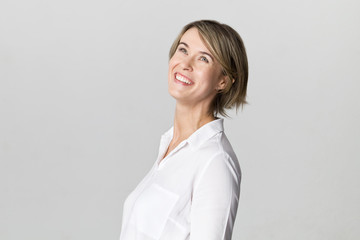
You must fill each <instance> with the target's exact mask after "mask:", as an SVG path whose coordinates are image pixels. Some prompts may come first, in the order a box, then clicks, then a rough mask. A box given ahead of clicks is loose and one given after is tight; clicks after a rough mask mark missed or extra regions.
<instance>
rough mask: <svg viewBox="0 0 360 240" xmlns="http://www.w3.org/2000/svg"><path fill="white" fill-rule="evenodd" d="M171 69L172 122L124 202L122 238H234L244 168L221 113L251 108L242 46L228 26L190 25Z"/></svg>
mask: <svg viewBox="0 0 360 240" xmlns="http://www.w3.org/2000/svg"><path fill="white" fill-rule="evenodd" d="M168 71H169V73H168V89H169V93H170V95H171V96H172V97H174V98H175V100H176V109H175V117H174V125H173V127H171V128H170V129H169V130H168V131H167V132H166V133H165V134H163V135H162V138H161V141H160V148H159V154H158V157H157V159H156V161H155V163H154V165H153V167H152V169H151V170H150V171H149V173H148V174H147V175H146V176H145V178H144V179H143V180H142V181H141V182H140V183H139V184H138V186H137V187H136V188H135V190H134V191H133V192H131V193H130V195H129V196H128V197H127V199H126V201H125V203H124V208H123V219H122V220H123V221H122V230H121V235H120V240H188V239H190V240H204V239H206V240H223V239H224V240H229V239H231V236H232V231H233V225H234V222H235V218H236V213H237V209H238V203H239V194H240V181H241V171H240V166H239V163H238V160H237V157H236V155H235V153H234V151H233V149H232V147H231V145H230V143H229V141H228V139H227V137H226V135H225V133H224V128H223V119H221V118H218V116H217V115H218V114H219V113H220V114H221V115H223V116H226V112H225V109H229V108H232V107H236V108H238V107H239V106H242V105H243V104H245V103H246V100H245V98H246V86H247V78H248V66H247V56H246V51H245V47H244V44H243V42H242V40H241V38H240V36H239V34H238V33H237V32H236V31H235V30H233V29H232V28H231V27H229V26H228V25H225V24H221V23H219V22H216V21H210V20H202V21H196V22H192V23H190V24H188V25H186V26H185V27H184V28H183V30H182V31H181V33H180V34H179V36H178V37H177V38H176V40H175V41H174V43H173V45H172V47H171V49H170V61H169V70H168Z"/></svg>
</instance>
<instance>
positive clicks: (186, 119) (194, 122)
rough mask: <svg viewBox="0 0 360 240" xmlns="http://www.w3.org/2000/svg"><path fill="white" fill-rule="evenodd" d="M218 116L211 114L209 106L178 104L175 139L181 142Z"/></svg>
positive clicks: (175, 119)
mask: <svg viewBox="0 0 360 240" xmlns="http://www.w3.org/2000/svg"><path fill="white" fill-rule="evenodd" d="M215 119H216V118H215V117H214V116H213V115H212V114H209V111H208V107H202V106H196V107H190V106H185V105H181V104H179V103H177V104H176V109H175V118H174V135H173V141H175V142H181V141H183V140H185V139H187V138H188V137H190V135H191V134H193V133H194V132H195V131H196V130H198V129H199V128H200V127H202V126H203V125H205V124H206V123H209V122H211V121H213V120H215Z"/></svg>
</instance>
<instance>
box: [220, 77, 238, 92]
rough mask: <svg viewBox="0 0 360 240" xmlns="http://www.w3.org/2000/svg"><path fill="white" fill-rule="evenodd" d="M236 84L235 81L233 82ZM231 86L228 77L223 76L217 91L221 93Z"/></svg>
mask: <svg viewBox="0 0 360 240" xmlns="http://www.w3.org/2000/svg"><path fill="white" fill-rule="evenodd" d="M232 82H233V83H234V80H233V81H232ZM228 84H230V79H229V77H228V76H222V77H221V79H220V81H219V83H218V85H217V87H216V90H217V91H221V90H224V89H225V88H226V86H227V85H228Z"/></svg>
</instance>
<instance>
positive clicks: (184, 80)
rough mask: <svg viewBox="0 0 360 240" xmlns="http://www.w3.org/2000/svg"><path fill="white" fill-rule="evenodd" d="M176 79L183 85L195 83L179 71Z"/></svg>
mask: <svg viewBox="0 0 360 240" xmlns="http://www.w3.org/2000/svg"><path fill="white" fill-rule="evenodd" d="M174 80H175V82H176V83H179V84H182V85H185V86H189V85H193V84H194V82H193V81H192V80H191V79H190V78H188V77H186V76H185V75H183V74H181V73H178V72H176V73H175V78H174Z"/></svg>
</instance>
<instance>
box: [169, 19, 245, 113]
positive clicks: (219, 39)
mask: <svg viewBox="0 0 360 240" xmlns="http://www.w3.org/2000/svg"><path fill="white" fill-rule="evenodd" d="M191 29H192V30H191ZM194 29H196V30H197V31H196V32H197V33H198V35H199V37H200V39H201V40H202V42H203V44H204V46H205V47H206V49H207V50H208V51H209V55H210V56H208V55H206V54H205V58H206V57H207V58H209V61H211V60H212V59H211V58H213V61H214V64H217V65H218V66H220V67H221V75H220V76H218V78H219V84H218V85H214V86H215V87H216V89H214V91H216V92H215V93H214V97H213V98H212V101H211V104H210V109H209V113H210V114H214V115H217V114H218V113H220V114H221V115H224V116H226V112H225V109H231V108H233V107H236V108H238V107H240V106H241V107H242V106H243V105H244V104H246V88H247V80H248V62H247V56H246V51H245V47H244V44H243V42H242V39H241V37H240V36H239V34H238V33H237V32H236V31H235V30H234V29H232V28H231V27H230V26H228V25H226V24H221V23H219V22H216V21H212V20H200V21H195V22H191V23H189V24H187V25H186V26H185V27H184V28H183V29H182V31H181V32H180V34H179V35H178V37H177V38H176V39H175V41H174V43H173V45H172V46H171V49H170V52H169V57H170V62H171V61H172V59H173V58H179V57H178V53H177V52H179V51H181V52H182V51H185V50H186V51H187V49H185V50H181V49H182V48H181V46H183V47H184V48H186V47H187V46H185V45H184V43H182V41H181V40H182V38H183V37H188V38H189V37H191V35H190V33H191V34H192V35H194V33H192V32H194ZM189 30H191V31H189ZM185 33H187V34H186V35H185V36H184V34H185ZM185 44H186V43H185ZM189 47H190V48H191V47H192V46H189ZM179 48H180V49H179ZM189 50H192V49H189ZM205 53H206V52H205ZM180 57H181V55H180ZM200 57H201V56H200ZM201 59H203V58H201ZM187 60H188V59H186V61H187ZM195 63H196V64H198V63H197V62H196V61H194V63H193V62H190V60H189V62H186V63H185V64H187V65H189V66H190V65H191V64H195ZM195 67H196V66H195ZM201 67H203V66H202V65H201Z"/></svg>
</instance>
